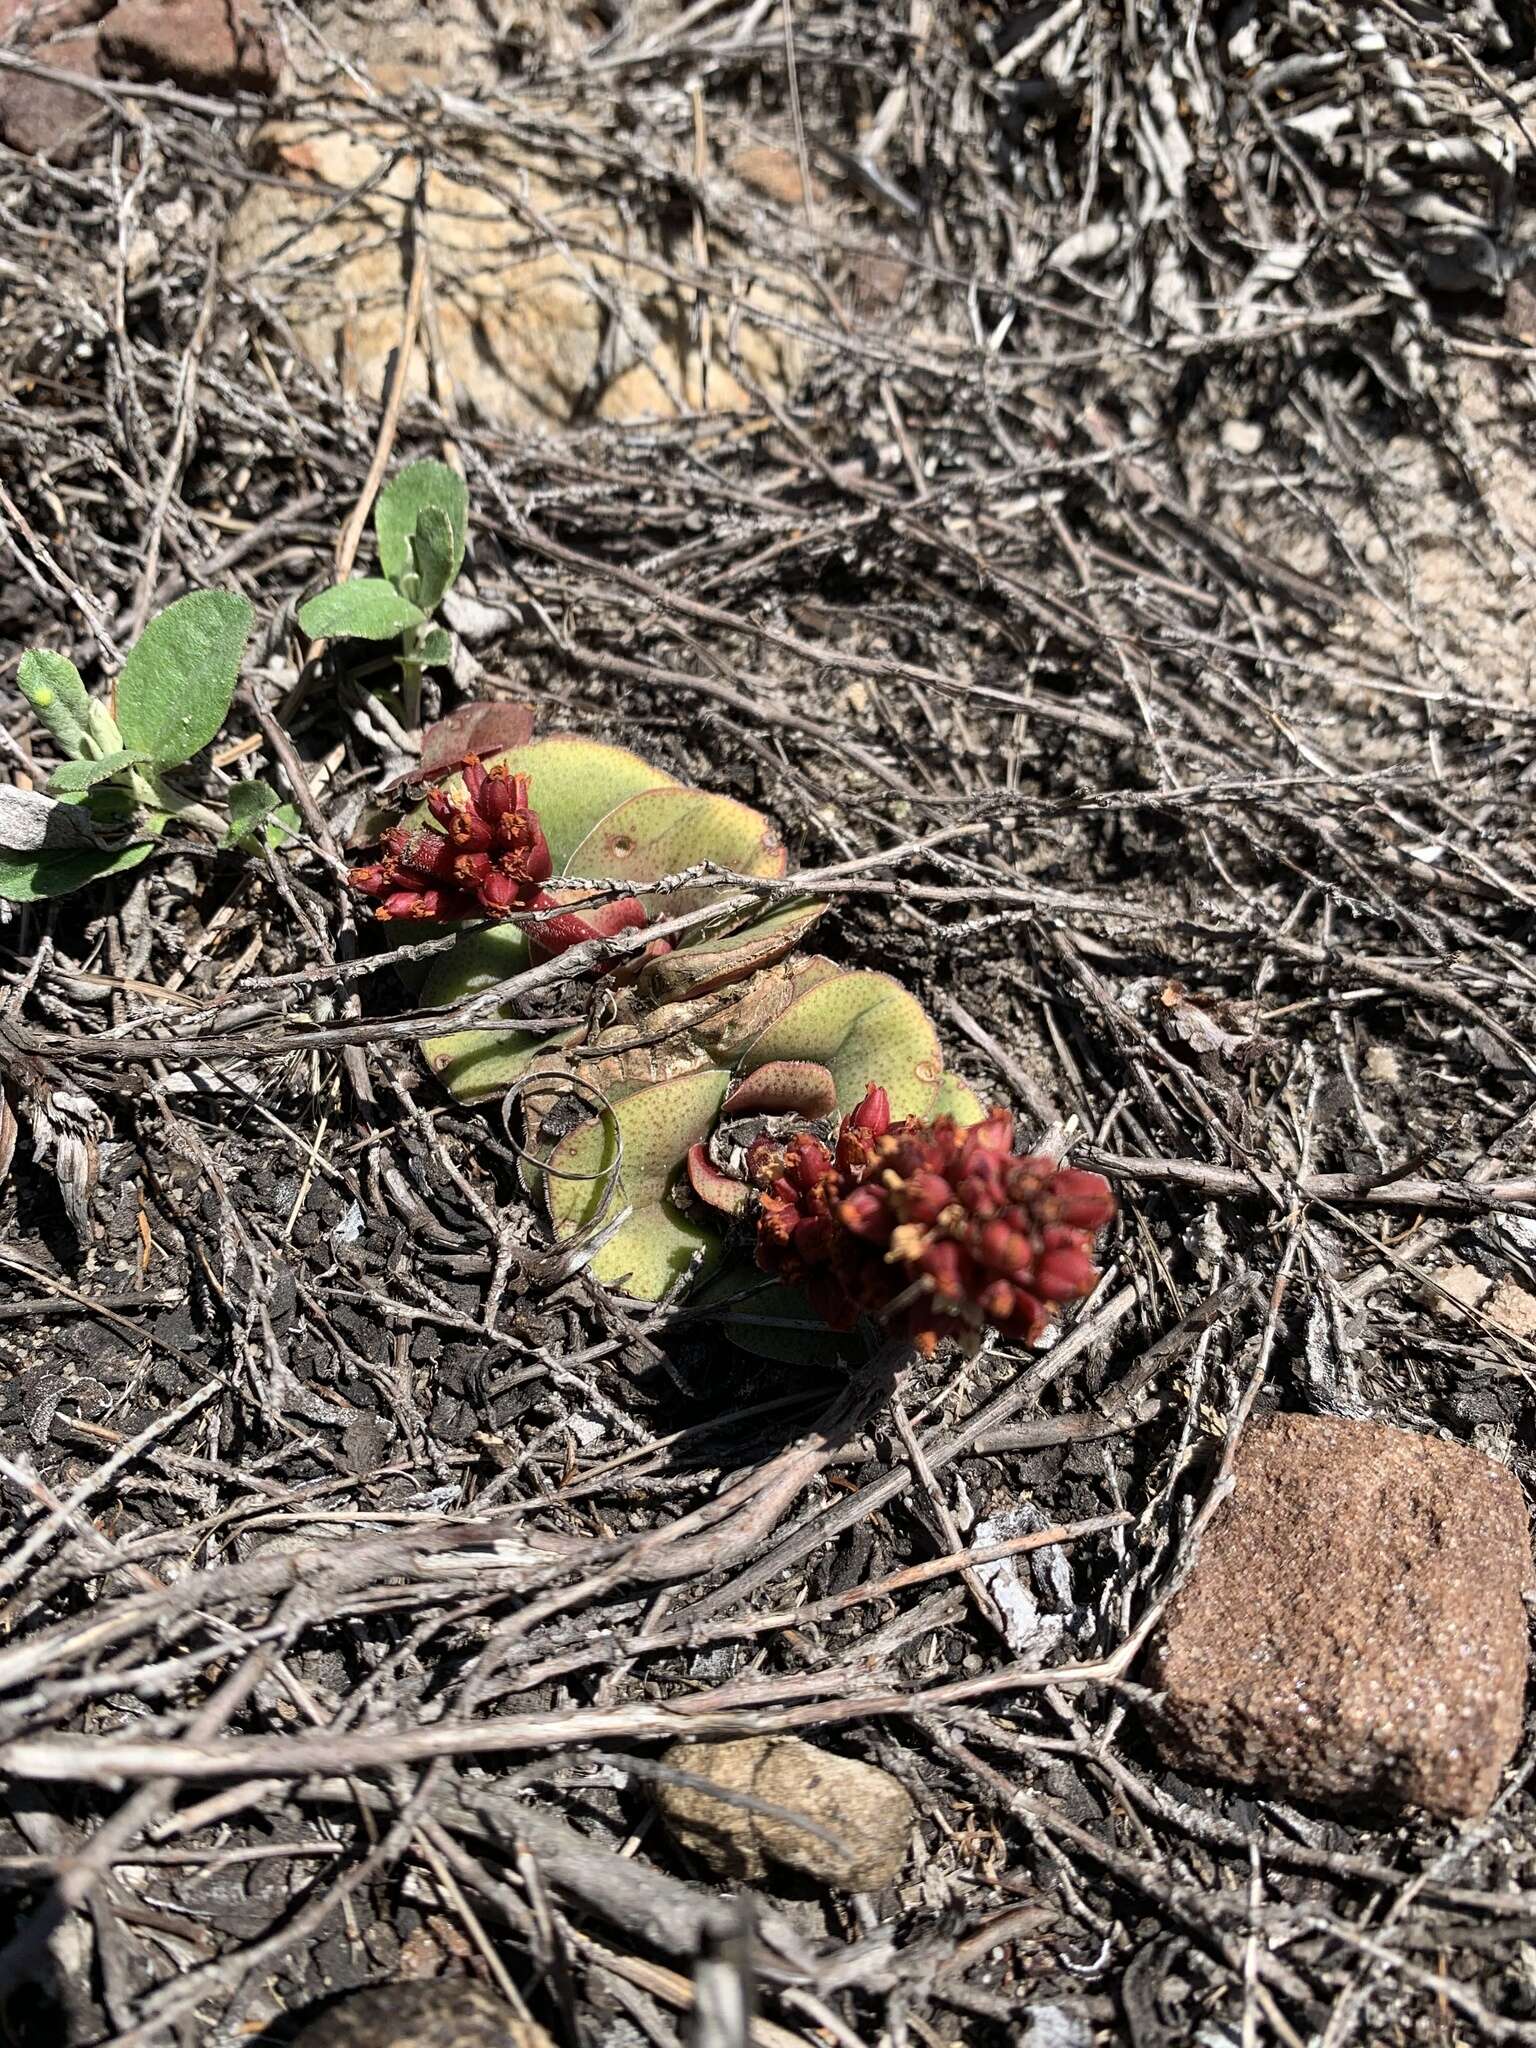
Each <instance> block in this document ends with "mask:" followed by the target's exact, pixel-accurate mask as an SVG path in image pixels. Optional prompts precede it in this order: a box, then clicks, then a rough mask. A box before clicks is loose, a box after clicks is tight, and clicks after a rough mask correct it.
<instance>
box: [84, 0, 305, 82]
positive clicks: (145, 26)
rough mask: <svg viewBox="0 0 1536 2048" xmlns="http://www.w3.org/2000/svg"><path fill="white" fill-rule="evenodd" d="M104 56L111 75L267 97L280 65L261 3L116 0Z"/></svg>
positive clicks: (105, 28) (104, 34)
mask: <svg viewBox="0 0 1536 2048" xmlns="http://www.w3.org/2000/svg"><path fill="white" fill-rule="evenodd" d="M101 51H102V61H103V63H104V65H105V67H106V68H107V69H108V70H109V71H112V72H115V73H118V74H119V75H121V76H123V77H125V78H142V79H149V80H167V79H168V80H169V81H170V82H171V83H172V84H174V85H179V86H183V87H185V88H186V90H187V91H188V92H212V93H223V92H271V91H272V89H273V87H274V86H275V85H276V84H277V78H278V73H279V71H280V69H281V68H282V61H283V52H282V44H281V43H280V41H279V40H278V35H277V31H276V29H275V27H274V26H273V22H272V16H271V14H270V12H269V11H268V9H267V7H266V5H265V4H264V0H118V4H117V5H116V6H115V7H114V8H113V9H112V12H111V13H110V14H109V15H107V17H106V18H105V20H104V21H103V22H102V24H101Z"/></svg>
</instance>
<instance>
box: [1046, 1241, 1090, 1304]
mask: <svg viewBox="0 0 1536 2048" xmlns="http://www.w3.org/2000/svg"><path fill="white" fill-rule="evenodd" d="M1030 1284H1031V1286H1032V1287H1033V1289H1034V1291H1035V1293H1036V1294H1038V1295H1039V1296H1040V1298H1041V1300H1042V1301H1077V1300H1080V1299H1081V1297H1082V1296H1083V1295H1085V1294H1092V1292H1093V1290H1094V1288H1095V1287H1097V1285H1098V1284H1099V1274H1098V1268H1097V1267H1096V1266H1095V1265H1094V1263H1093V1261H1092V1259H1090V1258H1089V1256H1088V1254H1087V1253H1086V1252H1085V1251H1083V1250H1082V1249H1081V1248H1080V1247H1078V1246H1077V1245H1062V1246H1061V1247H1059V1248H1058V1249H1057V1250H1055V1251H1049V1252H1046V1253H1045V1254H1044V1255H1043V1256H1042V1258H1041V1260H1040V1262H1039V1264H1038V1265H1037V1266H1036V1267H1035V1271H1034V1278H1033V1280H1032V1281H1031V1283H1030Z"/></svg>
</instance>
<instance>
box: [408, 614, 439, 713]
mask: <svg viewBox="0 0 1536 2048" xmlns="http://www.w3.org/2000/svg"><path fill="white" fill-rule="evenodd" d="M431 630H432V622H431V620H430V619H428V620H425V621H424V622H423V623H422V624H421V625H419V626H411V627H409V628H408V629H407V631H406V633H405V635H404V637H403V639H402V641H401V644H400V723H401V725H402V727H403V728H404V729H405V731H406V732H409V733H415V732H420V730H421V673H422V669H423V667H424V665H425V664H424V663H422V662H421V661H419V660H417V658H416V657H417V655H418V653H419V652H420V649H421V643H422V641H423V640H424V639H425V638H426V636H427V634H428V633H429V632H430V631H431Z"/></svg>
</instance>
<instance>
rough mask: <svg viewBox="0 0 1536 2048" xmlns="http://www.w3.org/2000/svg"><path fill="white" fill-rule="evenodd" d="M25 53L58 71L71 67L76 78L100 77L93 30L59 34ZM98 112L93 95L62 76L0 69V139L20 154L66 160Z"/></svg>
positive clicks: (70, 158)
mask: <svg viewBox="0 0 1536 2048" xmlns="http://www.w3.org/2000/svg"><path fill="white" fill-rule="evenodd" d="M0 33H3V24H0ZM28 54H29V55H30V56H32V57H34V58H35V59H36V61H37V62H38V63H39V64H46V65H48V66H49V68H50V69H51V70H53V71H56V72H59V73H65V72H71V71H72V72H74V73H76V74H77V75H78V76H80V77H82V78H98V77H100V75H101V72H100V66H99V64H98V61H97V50H96V37H95V34H94V32H92V33H89V34H86V35H74V36H60V37H59V38H58V40H57V41H56V42H48V43H43V44H41V45H39V46H38V47H36V48H34V49H29V50H28ZM104 111H105V110H104V108H103V107H102V103H101V101H100V100H99V99H98V98H97V96H96V95H95V93H90V92H85V91H83V90H82V89H81V88H80V87H79V86H77V85H71V84H69V82H68V80H67V79H66V78H64V77H62V76H60V77H57V78H42V77H39V76H38V74H37V73H36V72H29V71H0V141H4V142H6V143H8V144H9V145H10V147H11V148H12V149H19V150H20V151H21V152H22V153H23V155H26V156H46V157H50V158H52V160H53V161H54V162H55V163H60V164H67V163H72V162H73V161H74V159H75V156H76V154H77V153H78V151H79V147H80V139H81V137H82V136H83V135H84V133H85V131H86V129H87V128H88V127H89V126H90V124H91V122H92V121H93V120H95V118H96V117H97V116H98V115H99V114H101V113H102V112H104Z"/></svg>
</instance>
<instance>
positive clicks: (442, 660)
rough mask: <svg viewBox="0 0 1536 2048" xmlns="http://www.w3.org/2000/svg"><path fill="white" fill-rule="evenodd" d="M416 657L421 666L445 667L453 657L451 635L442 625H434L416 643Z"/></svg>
mask: <svg viewBox="0 0 1536 2048" xmlns="http://www.w3.org/2000/svg"><path fill="white" fill-rule="evenodd" d="M416 659H417V660H418V661H419V662H420V663H421V665H422V667H423V668H446V667H447V666H448V664H449V662H450V661H452V659H453V635H452V634H451V633H450V632H449V631H448V630H447V628H446V627H444V626H434V627H433V628H432V630H431V632H430V633H428V634H426V635H424V637H423V638H422V639H421V640H420V641H419V642H418V643H417V647H416Z"/></svg>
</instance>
